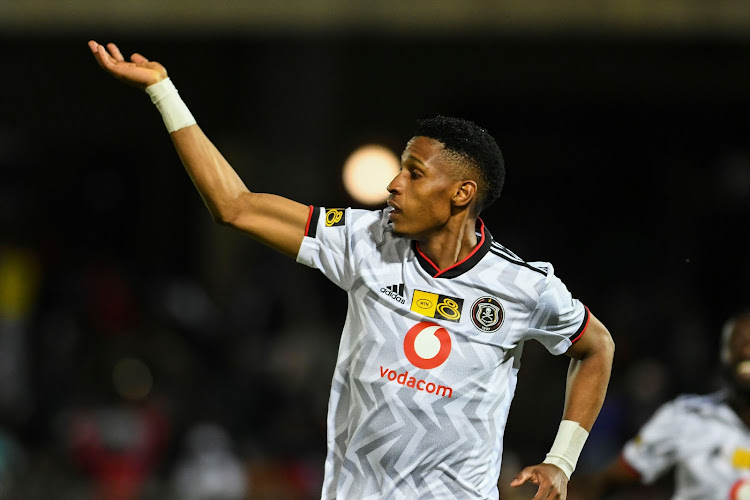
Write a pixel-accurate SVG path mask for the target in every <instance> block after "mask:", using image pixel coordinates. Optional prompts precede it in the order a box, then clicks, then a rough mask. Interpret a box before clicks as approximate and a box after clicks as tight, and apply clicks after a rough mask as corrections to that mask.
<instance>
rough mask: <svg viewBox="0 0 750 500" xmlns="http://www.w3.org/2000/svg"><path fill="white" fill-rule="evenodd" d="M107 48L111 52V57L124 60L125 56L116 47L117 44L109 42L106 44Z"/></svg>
mask: <svg viewBox="0 0 750 500" xmlns="http://www.w3.org/2000/svg"><path fill="white" fill-rule="evenodd" d="M107 48H108V49H109V53H110V54H112V57H113V58H114V59H115V60H116V61H124V60H125V58H124V57H122V53H121V52H120V49H119V48H117V45H115V44H114V43H112V42H110V43H108V44H107Z"/></svg>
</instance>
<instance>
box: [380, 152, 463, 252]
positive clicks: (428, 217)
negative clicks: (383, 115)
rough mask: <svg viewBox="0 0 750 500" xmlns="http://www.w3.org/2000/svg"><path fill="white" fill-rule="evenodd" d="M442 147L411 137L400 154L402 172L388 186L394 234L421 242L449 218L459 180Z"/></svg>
mask: <svg viewBox="0 0 750 500" xmlns="http://www.w3.org/2000/svg"><path fill="white" fill-rule="evenodd" d="M443 149H444V147H443V144H442V143H441V142H439V141H436V140H434V139H430V138H427V137H413V138H412V139H411V140H410V141H409V143H408V144H407V145H406V149H405V150H404V153H403V155H401V171H400V172H399V174H398V175H397V176H396V177H394V178H393V180H392V181H391V183H390V184H388V191H389V192H390V193H391V195H390V196H389V198H388V205H389V206H391V207H392V208H393V211H392V212H391V214H390V219H391V223H392V224H393V231H394V232H395V233H397V234H401V235H404V236H408V237H410V238H413V239H416V240H421V239H424V238H428V237H429V236H430V235H432V234H435V233H436V232H438V231H439V230H440V228H442V227H443V226H444V225H445V223H446V222H447V221H448V219H449V218H450V216H451V209H452V203H451V200H452V198H453V196H454V195H455V194H456V191H457V189H458V187H459V186H460V185H461V181H458V180H456V175H455V170H454V169H455V165H454V164H453V163H451V162H450V160H448V159H446V158H445V157H444V156H443V155H442V154H441V153H442V152H443Z"/></svg>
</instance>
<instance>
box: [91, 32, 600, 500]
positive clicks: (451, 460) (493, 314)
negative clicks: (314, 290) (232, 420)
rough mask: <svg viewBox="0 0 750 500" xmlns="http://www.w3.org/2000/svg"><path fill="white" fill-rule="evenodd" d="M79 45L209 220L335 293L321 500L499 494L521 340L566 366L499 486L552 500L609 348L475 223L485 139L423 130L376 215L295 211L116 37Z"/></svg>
mask: <svg viewBox="0 0 750 500" xmlns="http://www.w3.org/2000/svg"><path fill="white" fill-rule="evenodd" d="M89 47H90V48H91V50H92V52H93V53H94V55H95V57H96V59H97V61H98V62H99V64H100V65H101V66H102V68H103V69H104V70H106V71H107V72H109V73H110V74H112V75H114V76H115V77H117V78H119V79H121V80H123V81H125V82H126V83H129V84H131V85H134V86H136V87H139V88H141V89H145V90H146V92H147V93H148V94H149V95H150V96H151V99H152V102H154V104H156V106H157V108H158V109H159V111H160V112H161V114H162V118H163V119H164V122H165V125H166V126H167V130H168V131H169V132H170V135H171V138H172V141H173V143H174V145H175V148H176V149H177V152H178V154H179V156H180V159H181V160H182V163H183V165H184V166H185V168H186V170H187V171H188V174H189V175H190V177H191V179H192V180H193V182H194V184H195V186H196V188H197V189H198V191H199V193H200V194H201V196H202V197H203V200H204V202H205V204H206V206H207V207H208V209H209V211H210V212H211V214H212V215H213V217H214V219H215V220H216V221H217V222H219V223H221V224H226V225H229V226H231V227H234V228H236V229H239V230H240V231H243V232H244V233H246V234H248V235H249V236H251V237H253V238H255V239H257V240H259V241H260V242H262V243H264V244H266V245H268V246H270V247H271V248H273V249H275V250H277V251H279V252H281V253H283V254H286V255H288V256H290V257H293V258H295V259H296V260H297V261H298V262H300V263H303V264H306V265H308V266H310V267H314V268H317V269H319V270H320V271H322V272H323V273H324V274H325V275H326V276H327V277H328V278H329V279H331V280H332V281H333V282H334V283H336V284H337V285H338V286H340V287H341V288H343V289H344V290H346V291H347V292H348V297H349V310H348V314H347V320H346V323H345V325H344V331H343V332H342V337H341V344H340V348H339V355H338V360H337V366H336V369H335V373H334V376H333V382H332V388H331V395H330V400H329V408H328V455H327V458H326V464H325V478H324V485H323V492H322V496H323V497H324V498H341V499H347V500H348V499H358V500H360V499H365V498H372V499H376V498H421V499H426V498H444V499H459V498H476V499H480V498H481V499H486V498H498V489H497V479H498V475H499V472H500V463H501V458H502V437H503V432H504V429H505V423H506V421H507V416H508V411H509V408H510V403H511V400H512V397H513V393H514V391H515V386H516V375H517V372H518V368H519V363H520V356H521V351H522V348H523V343H524V342H525V341H526V340H529V339H536V340H538V341H539V342H541V343H542V344H543V345H544V346H545V347H546V348H547V349H548V350H549V351H550V352H552V353H553V354H562V353H566V354H567V355H568V356H569V357H571V358H572V359H571V363H570V368H569V372H568V379H567V390H566V400H565V409H564V413H563V421H562V422H561V424H560V427H559V431H558V434H557V437H556V439H555V442H554V443H553V445H552V449H551V450H550V453H549V454H548V455H547V458H546V459H545V460H544V462H543V463H540V464H537V465H534V466H530V467H527V468H525V469H524V470H522V471H521V472H520V473H519V475H518V476H517V477H516V478H515V479H514V480H513V481H512V483H511V484H512V485H513V486H520V485H521V484H524V483H525V482H527V481H530V482H532V483H535V484H537V485H538V488H537V494H536V496H535V497H534V498H535V499H537V500H542V499H547V498H565V497H566V491H567V483H568V479H569V477H570V474H571V473H572V472H573V470H574V468H575V465H576V462H577V460H578V455H579V453H580V451H581V448H582V447H583V444H584V442H585V440H586V437H587V436H588V431H589V430H590V429H591V426H592V425H593V424H594V420H595V419H596V417H597V415H598V413H599V410H600V408H601V405H602V402H603V400H604V396H605V393H606V389H607V384H608V381H609V376H610V371H611V365H612V358H613V355H614V344H613V342H612V338H611V336H610V335H609V332H608V331H607V329H606V328H605V327H604V326H603V325H602V324H601V323H600V322H599V320H597V319H596V318H595V317H594V316H593V315H592V314H590V313H589V311H588V309H587V308H586V307H584V306H583V305H582V304H581V303H580V302H579V301H578V300H575V299H573V297H572V296H571V294H570V293H569V292H568V290H567V288H566V287H565V285H563V283H562V282H561V281H560V280H559V279H558V278H557V277H556V276H555V275H554V270H553V268H552V266H551V265H550V264H548V263H544V262H542V263H527V262H525V261H523V260H521V259H520V258H519V257H518V256H516V255H515V254H513V253H512V252H510V251H509V250H507V249H506V248H505V247H503V246H502V245H500V244H499V243H497V242H495V241H494V240H493V238H492V235H491V234H490V232H489V230H488V229H487V228H486V227H485V225H484V223H483V222H482V220H481V219H479V218H478V216H479V213H480V212H481V211H482V209H484V208H485V207H486V206H487V205H488V204H490V203H491V202H492V201H494V200H495V199H496V198H498V197H499V195H500V191H501V189H502V185H503V181H504V177H505V169H504V163H503V159H502V154H501V152H500V149H499V148H498V147H497V144H496V143H495V140H494V139H493V138H492V137H491V136H490V135H489V134H488V133H487V132H486V131H485V130H483V129H481V128H480V127H478V126H476V125H475V124H473V123H471V122H467V121H464V120H459V119H455V118H446V117H438V118H435V119H431V120H425V121H423V122H420V124H419V128H418V130H417V132H416V133H415V135H414V137H413V138H412V139H411V140H410V141H409V142H408V144H407V146H406V149H405V151H404V153H403V156H402V169H401V172H400V173H399V174H398V175H397V176H396V177H395V178H394V179H393V180H392V181H391V183H390V185H389V186H388V190H389V191H390V198H389V201H388V205H389V207H388V208H386V209H384V210H378V211H365V210H352V209H332V208H328V209H325V208H322V207H313V206H305V205H302V204H299V203H297V202H294V201H291V200H289V199H286V198H282V197H280V196H274V195H269V194H262V193H253V192H251V191H249V190H248V189H247V188H246V187H245V185H244V183H243V182H242V180H241V179H240V178H239V176H238V175H237V173H236V172H235V171H234V170H233V169H232V167H231V166H230V165H229V163H228V162H227V161H226V160H225V159H224V158H223V156H222V155H221V154H220V153H219V151H218V150H217V149H216V148H215V147H214V145H213V144H212V143H211V142H210V141H209V140H208V138H207V137H206V136H205V135H204V133H203V132H202V131H201V129H200V128H199V127H198V126H197V125H196V122H195V119H194V118H193V116H192V114H191V113H190V111H189V110H188V108H187V106H186V105H185V104H184V102H183V101H182V99H181V98H180V97H179V95H178V93H177V90H176V88H175V87H174V85H173V84H172V82H171V80H170V79H169V78H168V77H167V72H166V70H165V69H164V67H163V66H162V65H160V64H159V63H156V62H152V61H149V60H147V59H146V58H145V57H143V56H141V55H139V54H133V55H132V56H131V58H130V61H126V60H125V58H124V57H123V56H122V54H121V53H120V51H119V49H118V48H117V47H116V46H115V45H114V44H108V46H107V47H104V46H102V45H99V44H98V43H96V42H94V41H91V42H89ZM290 146H292V145H291V144H290ZM528 432H533V430H532V429H529V430H528Z"/></svg>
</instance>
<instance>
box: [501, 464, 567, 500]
mask: <svg viewBox="0 0 750 500" xmlns="http://www.w3.org/2000/svg"><path fill="white" fill-rule="evenodd" d="M527 481H530V482H532V483H534V484H536V485H538V486H539V489H538V490H537V492H536V495H534V498H533V499H532V500H565V499H566V497H567V491H568V478H567V477H566V476H565V473H564V472H563V471H562V469H560V468H559V467H557V466H556V465H552V464H538V465H532V466H529V467H526V468H525V469H524V470H522V471H521V472H519V473H518V475H517V476H516V477H515V478H514V479H513V481H511V482H510V485H511V486H513V487H514V488H516V487H518V486H521V485H522V484H524V483H525V482H527Z"/></svg>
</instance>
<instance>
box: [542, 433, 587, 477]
mask: <svg viewBox="0 0 750 500" xmlns="http://www.w3.org/2000/svg"><path fill="white" fill-rule="evenodd" d="M588 437H589V433H588V431H586V429H584V428H583V427H581V425H580V424H579V423H578V422H573V421H572V420H563V421H562V422H560V428H559V429H558V430H557V436H555V442H554V443H552V449H550V450H549V453H547V458H545V459H544V462H543V463H545V464H552V465H556V466H558V467H560V468H561V469H562V471H563V472H564V473H565V476H567V478H568V479H570V476H571V475H572V474H573V471H574V470H575V469H576V464H577V463H578V457H579V455H580V454H581V450H582V449H583V445H584V443H586V438H588Z"/></svg>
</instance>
